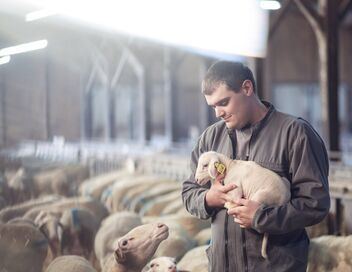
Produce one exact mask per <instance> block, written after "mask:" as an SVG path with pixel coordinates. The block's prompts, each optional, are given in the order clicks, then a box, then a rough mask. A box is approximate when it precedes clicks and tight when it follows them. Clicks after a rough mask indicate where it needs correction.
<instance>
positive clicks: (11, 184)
mask: <svg viewBox="0 0 352 272" xmlns="http://www.w3.org/2000/svg"><path fill="white" fill-rule="evenodd" d="M30 179H31V175H30V174H29V171H27V170H26V169H25V168H24V167H21V168H19V169H18V170H17V171H16V173H15V174H14V175H13V176H12V177H11V178H9V179H8V188H9V191H10V195H11V202H12V203H13V204H14V203H20V202H24V201H26V200H29V199H30V198H32V194H31V190H30V185H29V183H30Z"/></svg>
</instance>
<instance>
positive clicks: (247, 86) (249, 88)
mask: <svg viewBox="0 0 352 272" xmlns="http://www.w3.org/2000/svg"><path fill="white" fill-rule="evenodd" d="M242 89H243V91H244V93H245V95H247V96H251V95H252V94H253V93H254V89H253V83H252V81H250V80H249V79H246V80H245V81H243V83H242Z"/></svg>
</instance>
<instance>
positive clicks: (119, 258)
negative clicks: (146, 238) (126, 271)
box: [114, 247, 126, 264]
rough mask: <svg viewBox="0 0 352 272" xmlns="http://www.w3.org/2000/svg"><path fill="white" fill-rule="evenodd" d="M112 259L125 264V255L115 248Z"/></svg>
mask: <svg viewBox="0 0 352 272" xmlns="http://www.w3.org/2000/svg"><path fill="white" fill-rule="evenodd" d="M114 257H115V260H116V262H117V263H120V264H123V263H125V262H126V255H125V254H124V253H123V252H122V250H121V249H120V248H119V247H117V249H116V250H115V252H114Z"/></svg>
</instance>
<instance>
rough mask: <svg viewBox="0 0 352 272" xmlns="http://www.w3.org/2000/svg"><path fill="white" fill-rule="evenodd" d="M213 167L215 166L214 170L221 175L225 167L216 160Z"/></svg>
mask: <svg viewBox="0 0 352 272" xmlns="http://www.w3.org/2000/svg"><path fill="white" fill-rule="evenodd" d="M215 168H216V170H217V171H218V173H219V174H221V175H223V174H224V173H225V170H226V167H225V165H224V164H222V163H221V162H216V163H215Z"/></svg>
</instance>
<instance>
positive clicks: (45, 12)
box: [26, 9, 58, 22]
mask: <svg viewBox="0 0 352 272" xmlns="http://www.w3.org/2000/svg"><path fill="white" fill-rule="evenodd" d="M57 13H58V12H57V11H55V10H51V9H41V10H37V11H33V12H30V13H28V14H27V15H26V21H27V22H31V21H35V20H39V19H43V18H45V17H49V16H52V15H56V14H57Z"/></svg>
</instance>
